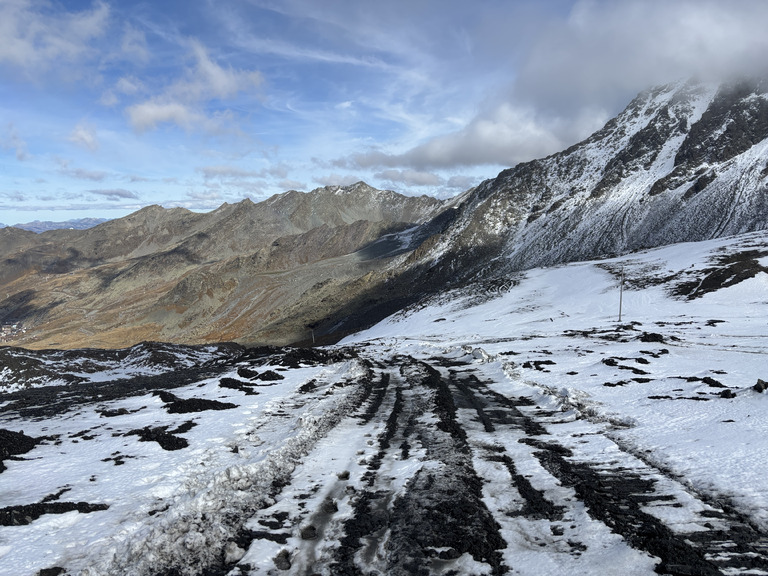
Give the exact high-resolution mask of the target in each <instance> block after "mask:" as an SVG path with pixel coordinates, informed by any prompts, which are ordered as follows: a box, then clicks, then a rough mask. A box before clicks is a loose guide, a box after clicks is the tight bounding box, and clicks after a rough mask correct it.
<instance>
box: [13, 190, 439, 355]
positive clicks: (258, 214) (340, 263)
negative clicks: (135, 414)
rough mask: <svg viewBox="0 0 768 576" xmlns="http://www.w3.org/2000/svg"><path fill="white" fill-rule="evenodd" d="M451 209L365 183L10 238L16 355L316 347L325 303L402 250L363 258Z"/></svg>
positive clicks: (155, 210) (152, 211) (156, 210)
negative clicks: (148, 346)
mask: <svg viewBox="0 0 768 576" xmlns="http://www.w3.org/2000/svg"><path fill="white" fill-rule="evenodd" d="M441 205H442V203H441V202H440V201H439V200H436V199H434V198H430V197H426V196H424V197H420V198H415V197H406V196H402V195H399V194H395V193H394V192H388V191H380V190H375V189H373V188H371V187H369V186H367V185H366V184H364V183H358V184H355V185H353V186H348V187H338V186H336V187H326V188H321V189H318V190H315V191H313V192H311V193H301V192H295V191H291V192H287V193H285V194H281V195H279V196H275V197H273V198H271V199H269V200H267V201H265V202H261V203H258V204H254V203H253V202H251V201H250V200H244V201H242V202H240V203H237V204H232V205H230V204H224V205H222V206H221V207H220V208H218V209H217V210H214V211H213V212H210V213H208V214H197V213H193V212H189V211H187V210H184V209H179V208H176V209H171V210H165V209H163V208H161V207H159V206H150V207H147V208H144V209H142V210H139V211H138V212H136V213H134V214H131V215H130V216H127V217H126V218H121V219H118V220H112V221H109V222H106V223H104V224H102V225H100V226H96V227H94V228H91V229H88V230H84V231H78V230H55V231H50V232H46V233H43V234H39V235H35V234H32V233H30V232H24V231H21V230H16V229H13V228H11V229H3V230H0V251H2V253H3V254H4V255H5V257H4V258H3V260H2V262H0V295H4V296H5V298H4V299H0V321H2V322H3V323H8V322H18V323H22V324H24V325H25V326H26V327H27V328H28V330H27V332H26V334H25V335H24V336H22V337H20V339H16V340H14V343H19V344H22V345H25V346H35V347H42V346H54V347H77V346H80V347H81V346H98V347H113V346H126V345H131V344H134V343H136V342H139V341H142V340H150V339H151V340H162V341H172V342H185V343H197V342H207V341H222V340H234V339H240V340H247V341H249V342H267V341H269V342H270V343H286V342H290V341H294V340H297V339H302V338H307V337H310V335H311V328H309V327H308V323H311V322H312V316H313V314H316V315H317V314H322V313H324V312H323V311H324V307H323V306H322V304H321V299H322V297H323V296H324V295H326V293H327V292H328V291H329V290H331V289H332V288H333V289H340V290H342V292H344V293H345V294H350V290H351V291H352V293H351V296H350V297H353V296H354V290H355V285H354V282H356V281H357V280H359V279H360V278H362V277H364V276H365V275H366V274H368V273H369V272H370V271H371V270H372V269H376V268H379V267H381V266H382V263H383V262H384V261H386V259H387V258H389V257H390V253H391V252H393V251H394V252H396V251H397V250H396V248H398V247H399V244H397V246H392V247H390V249H388V250H384V251H383V252H381V253H379V254H377V255H376V257H375V258H372V257H371V256H370V254H369V253H367V252H360V251H361V250H362V249H363V248H365V247H366V246H368V245H371V244H372V243H374V242H375V241H376V240H378V239H379V238H381V237H382V236H383V235H386V234H388V233H392V232H396V231H399V230H402V229H405V228H409V227H413V226H415V225H417V224H419V223H420V222H423V221H424V220H425V219H427V218H428V217H430V216H432V215H433V214H435V213H436V212H437V211H438V210H439V209H440V207H441ZM349 283H353V285H352V286H351V287H348V286H347V284H349ZM364 284H365V283H363V284H360V286H363V285H364ZM313 287H315V288H314V289H313ZM323 287H325V288H324V290H323ZM297 307H298V310H300V311H302V312H301V313H300V314H297V315H296V318H297V319H296V320H295V321H294V322H292V323H290V325H289V326H286V325H284V323H282V319H283V318H284V317H285V315H286V314H287V313H293V312H294V311H295V309H297ZM275 325H276V326H275Z"/></svg>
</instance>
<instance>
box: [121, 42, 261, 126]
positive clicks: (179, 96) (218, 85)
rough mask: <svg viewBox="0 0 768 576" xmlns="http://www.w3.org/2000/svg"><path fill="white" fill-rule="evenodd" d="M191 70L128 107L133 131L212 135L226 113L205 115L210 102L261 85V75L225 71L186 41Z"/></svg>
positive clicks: (201, 48)
mask: <svg viewBox="0 0 768 576" xmlns="http://www.w3.org/2000/svg"><path fill="white" fill-rule="evenodd" d="M189 48H190V52H191V54H192V56H193V59H194V62H195V63H194V66H192V67H189V68H186V69H185V70H184V73H183V74H182V77H181V78H178V79H176V80H175V81H174V82H173V83H171V84H169V85H168V86H166V87H165V88H164V89H163V90H162V92H160V93H159V94H157V95H155V96H154V97H152V98H150V99H149V100H146V101H144V102H140V103H138V104H134V105H132V106H129V107H128V109H127V113H128V117H129V118H130V121H131V124H132V125H133V127H134V128H135V129H136V130H137V131H139V132H143V131H146V130H151V129H154V128H156V127H157V126H158V125H160V124H176V125H177V126H179V127H181V128H184V129H186V130H191V129H198V128H200V129H204V130H209V131H215V129H216V127H217V126H219V125H220V122H221V120H222V119H226V118H228V117H230V116H229V114H228V113H227V112H218V113H208V112H206V104H208V103H209V102H210V101H213V100H218V101H226V100H227V99H228V98H232V97H234V96H236V95H237V94H238V93H240V92H242V91H246V90H252V89H255V88H256V87H258V86H259V84H261V82H262V77H261V74H260V73H259V72H257V71H253V70H240V69H235V68H232V67H224V66H221V65H220V64H218V63H217V62H215V61H214V60H213V59H212V58H211V57H210V55H209V53H208V50H207V49H206V48H205V47H204V46H203V44H202V43H200V42H199V41H197V40H191V41H189Z"/></svg>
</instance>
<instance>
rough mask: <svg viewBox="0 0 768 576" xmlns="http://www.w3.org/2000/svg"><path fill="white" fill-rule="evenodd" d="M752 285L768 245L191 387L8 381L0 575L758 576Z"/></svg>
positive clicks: (765, 562)
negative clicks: (28, 385)
mask: <svg viewBox="0 0 768 576" xmlns="http://www.w3.org/2000/svg"><path fill="white" fill-rule="evenodd" d="M766 269H768V235H766V234H762V233H760V234H750V235H745V236H740V237H737V238H733V239H726V240H718V241H712V242H705V243H697V244H681V245H676V246H672V247H668V248H663V249H658V250H654V251H648V252H645V253H638V254H632V255H629V256H626V257H622V258H617V259H613V260H604V261H599V262H586V263H577V264H571V265H566V266H560V267H555V268H547V269H536V270H531V271H528V272H525V273H523V274H520V275H519V276H517V277H515V278H510V283H509V284H510V286H511V287H509V288H505V289H504V290H498V289H488V290H486V289H484V287H483V286H477V287H475V289H473V290H471V291H465V292H463V293H459V292H456V293H452V294H444V295H442V296H441V297H440V298H435V299H434V300H433V301H432V302H430V303H426V304H424V305H421V306H418V307H414V308H413V309H410V310H407V311H404V312H402V313H400V314H397V315H395V316H393V317H390V318H388V319H387V320H385V321H383V322H381V323H380V324H379V325H377V326H375V327H373V328H371V329H370V330H367V331H365V332H362V333H360V334H357V335H355V336H352V337H349V338H347V339H346V340H345V341H343V342H341V343H340V344H339V345H338V346H336V347H332V348H330V349H319V350H315V351H291V350H261V351H258V352H253V353H250V354H249V353H247V352H246V353H243V352H242V351H235V350H234V349H233V350H231V351H230V353H231V356H230V358H229V360H228V361H227V360H226V358H224V357H223V355H222V354H219V355H218V356H217V357H216V358H217V362H216V363H215V366H213V365H209V366H207V367H206V371H205V372H202V371H201V372H200V376H199V377H198V378H194V377H191V376H190V375H189V374H188V373H185V374H186V376H185V378H180V377H178V376H177V377H173V372H169V371H168V368H166V369H165V371H163V370H162V369H158V370H157V372H156V373H155V375H154V376H152V377H151V379H150V380H148V379H147V377H145V378H143V379H142V380H141V387H139V388H137V389H131V382H132V380H131V379H130V378H127V379H125V378H124V379H122V380H120V383H119V385H118V384H115V382H114V381H109V380H107V379H106V378H105V376H104V374H101V375H99V373H98V371H97V372H95V373H93V376H88V374H87V373H79V374H78V375H80V376H88V377H89V378H92V380H91V381H92V382H93V383H94V384H93V386H94V387H93V388H92V389H89V391H88V394H87V395H84V396H83V397H82V398H81V399H80V401H79V402H78V401H77V387H78V386H81V384H70V385H69V386H67V387H61V386H60V387H52V388H34V389H31V390H26V391H25V390H20V389H19V388H20V387H19V386H18V385H16V384H15V385H14V389H15V391H9V392H6V393H4V394H3V395H2V396H1V397H0V448H2V451H0V457H2V459H3V464H4V466H5V468H6V469H5V470H3V471H2V473H0V574H7V575H9V576H10V575H13V576H27V575H29V576H33V575H37V574H40V575H46V576H49V575H52V574H69V575H76V574H77V575H84V576H85V575H88V576H95V575H104V574H115V575H117V574H135V575H160V574H228V575H229V576H243V575H256V574H296V575H298V574H314V573H317V574H325V575H330V574H334V575H335V574H417V573H423V574H503V573H510V574H522V575H532V576H534V575H535V576H538V575H546V574H558V575H560V574H617V575H618V574H621V575H635V574H636V575H646V574H647V575H650V574H654V573H657V572H661V573H668V574H768V418H766V415H765V412H766V411H767V410H768V392H765V393H761V392H758V391H757V390H755V389H754V386H755V384H756V383H757V381H758V379H763V380H768V361H767V360H768V273H766ZM622 272H623V277H624V283H623V286H624V288H623V291H622V290H621V288H620V285H621V278H622ZM620 299H621V313H622V318H621V321H620V322H619V319H618V314H619V301H620ZM108 369H109V370H113V371H114V367H109V368H108ZM106 370H107V368H104V370H103V371H106ZM0 374H5V373H0ZM193 374H194V372H193ZM5 377H6V376H5V375H3V376H0V378H5ZM105 380H106V381H105ZM15 382H16V381H15ZM137 382H138V380H137ZM2 384H3V382H2V381H0V386H2ZM100 386H101V387H103V388H100ZM57 390H58V391H59V392H58V393H57ZM73 397H74V400H73ZM22 432H23V434H22Z"/></svg>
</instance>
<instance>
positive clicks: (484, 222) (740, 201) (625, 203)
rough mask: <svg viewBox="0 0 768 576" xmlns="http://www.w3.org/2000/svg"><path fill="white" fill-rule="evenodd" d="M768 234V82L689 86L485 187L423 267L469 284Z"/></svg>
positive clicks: (642, 102)
mask: <svg viewBox="0 0 768 576" xmlns="http://www.w3.org/2000/svg"><path fill="white" fill-rule="evenodd" d="M766 227H768V82H767V81H765V80H759V81H758V80H754V81H742V82H740V83H735V84H724V85H719V86H715V85H710V84H702V83H697V82H693V81H688V82H680V83H676V84H670V85H667V86H662V87H658V88H655V89H653V90H649V91H647V92H644V93H642V94H640V95H639V96H637V98H635V99H634V100H633V101H632V102H631V103H630V104H629V106H627V108H626V109H625V110H624V111H623V112H622V113H621V114H619V115H618V116H617V117H616V118H614V119H613V120H611V121H610V122H609V123H608V124H607V125H606V126H605V127H604V128H603V129H602V130H600V131H598V132H596V133H595V134H594V135H592V136H591V137H590V138H588V139H587V140H585V141H583V142H581V143H579V144H576V145H575V146H573V147H571V148H569V149H568V150H565V151H563V152H561V153H558V154H554V155H552V156H549V157H547V158H544V159H541V160H534V161H532V162H528V163H525V164H520V165H518V166H516V167H514V168H512V169H510V170H506V171H504V172H502V173H501V174H499V175H498V176H497V177H496V178H495V179H492V180H488V181H486V182H484V183H482V184H481V185H480V186H478V187H477V188H476V189H475V190H474V191H472V192H471V194H470V195H469V196H468V197H467V199H466V200H465V202H464V203H462V204H461V205H460V206H459V208H458V210H456V213H455V218H454V219H453V222H452V223H451V225H450V226H449V227H448V228H447V229H445V230H443V232H442V234H441V235H440V236H439V237H436V238H435V239H434V240H433V242H432V244H433V246H432V247H431V248H430V250H428V251H426V252H425V253H424V254H423V257H422V258H420V262H428V261H431V262H432V264H431V265H433V264H434V262H435V261H437V262H439V264H440V265H441V266H443V267H446V268H449V269H450V271H451V274H464V275H465V277H466V275H467V274H468V272H467V271H471V272H469V274H470V275H471V274H474V273H476V272H477V271H478V270H480V269H483V268H485V269H488V268H490V269H491V273H492V274H493V273H498V272H500V271H503V272H507V271H509V270H519V269H525V268H530V267H532V266H541V265H550V264H556V263H562V262H569V261H574V260H582V259H588V258H595V257H600V256H608V255H615V254H623V253H627V252H631V251H634V250H639V249H643V248H649V247H655V246H662V245H666V244H673V243H676V242H686V241H696V240H706V239H711V238H718V237H723V236H728V235H733V234H739V233H742V232H747V231H752V230H763V229H765V228H766ZM457 259H458V260H460V262H461V264H460V265H457Z"/></svg>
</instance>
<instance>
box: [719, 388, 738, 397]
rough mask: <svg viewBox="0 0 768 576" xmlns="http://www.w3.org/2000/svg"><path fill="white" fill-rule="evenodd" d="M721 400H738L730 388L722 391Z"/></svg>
mask: <svg viewBox="0 0 768 576" xmlns="http://www.w3.org/2000/svg"><path fill="white" fill-rule="evenodd" d="M720 398H736V393H735V392H734V391H733V390H731V389H730V388H726V389H725V390H722V391H720Z"/></svg>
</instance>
